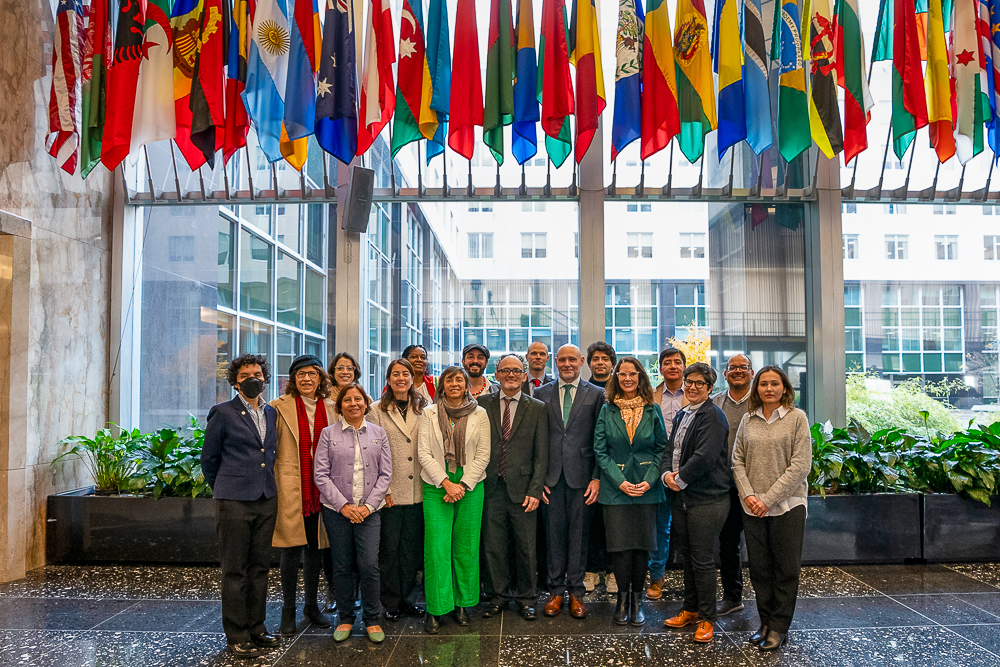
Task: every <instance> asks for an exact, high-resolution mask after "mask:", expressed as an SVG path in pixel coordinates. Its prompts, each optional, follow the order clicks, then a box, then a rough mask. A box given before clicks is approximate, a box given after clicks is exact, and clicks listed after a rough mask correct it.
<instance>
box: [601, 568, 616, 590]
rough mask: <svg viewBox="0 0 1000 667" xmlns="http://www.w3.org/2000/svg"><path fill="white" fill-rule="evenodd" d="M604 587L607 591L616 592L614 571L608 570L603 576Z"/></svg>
mask: <svg viewBox="0 0 1000 667" xmlns="http://www.w3.org/2000/svg"><path fill="white" fill-rule="evenodd" d="M604 587H605V588H606V589H607V591H608V592H609V593H617V592H618V582H617V581H615V573H614V572H608V574H607V576H605V577H604Z"/></svg>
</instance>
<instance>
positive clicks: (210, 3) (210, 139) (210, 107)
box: [188, 0, 230, 168]
mask: <svg viewBox="0 0 1000 667" xmlns="http://www.w3.org/2000/svg"><path fill="white" fill-rule="evenodd" d="M203 2H204V10H203V11H202V14H201V26H200V28H199V30H198V51H197V54H196V55H195V59H194V71H193V73H192V75H191V99H190V100H189V102H188V104H189V105H190V107H191V143H192V144H194V146H195V147H197V148H198V150H199V151H201V154H202V155H204V156H205V162H207V163H208V166H209V167H210V168H214V167H215V152H216V151H217V150H219V149H221V148H222V139H223V136H224V134H225V127H226V118H225V115H226V114H225V111H226V88H225V85H226V84H225V72H224V71H223V65H224V64H225V60H226V47H227V46H228V45H227V44H226V41H227V40H228V38H229V22H230V18H229V0H203Z"/></svg>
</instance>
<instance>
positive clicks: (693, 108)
mask: <svg viewBox="0 0 1000 667" xmlns="http://www.w3.org/2000/svg"><path fill="white" fill-rule="evenodd" d="M650 13H652V12H650ZM708 44H709V42H708V22H707V20H706V19H705V3H704V2H703V1H702V0H678V2H677V27H676V29H675V31H674V63H675V64H676V66H677V102H678V105H677V106H678V110H679V112H680V120H681V131H680V135H681V139H680V143H681V152H682V153H684V157H686V158H687V159H688V162H695V161H697V160H698V158H700V157H701V154H702V152H703V151H704V150H705V135H706V134H708V133H709V132H711V131H712V130H714V129H715V84H714V83H713V81H712V54H711V53H710V50H709V46H708ZM800 60H801V58H800ZM803 92H804V90H803Z"/></svg>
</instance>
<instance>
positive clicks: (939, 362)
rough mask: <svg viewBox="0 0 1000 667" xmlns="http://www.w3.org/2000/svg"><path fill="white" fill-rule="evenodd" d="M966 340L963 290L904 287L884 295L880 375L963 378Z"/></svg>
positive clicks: (891, 288) (886, 290)
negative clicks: (930, 374) (958, 374)
mask: <svg viewBox="0 0 1000 667" xmlns="http://www.w3.org/2000/svg"><path fill="white" fill-rule="evenodd" d="M964 353H965V337H964V332H963V318H962V288H961V287H960V286H958V285H944V286H938V285H923V286H921V285H919V284H913V283H900V284H890V285H886V286H885V287H883V289H882V369H883V371H884V372H886V373H913V374H919V373H960V372H962V371H963V369H964V364H963V359H964Z"/></svg>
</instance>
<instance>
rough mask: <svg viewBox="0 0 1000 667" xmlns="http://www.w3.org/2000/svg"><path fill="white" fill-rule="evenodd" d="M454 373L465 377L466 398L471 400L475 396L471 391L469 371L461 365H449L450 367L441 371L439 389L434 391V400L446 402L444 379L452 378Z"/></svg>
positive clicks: (438, 381) (438, 382)
mask: <svg viewBox="0 0 1000 667" xmlns="http://www.w3.org/2000/svg"><path fill="white" fill-rule="evenodd" d="M452 375H461V376H462V377H464V378H465V397H466V400H471V399H472V398H473V396H472V392H471V391H469V372H468V371H467V370H465V369H464V368H463V367H461V366H448V368H446V369H444V370H443V371H441V375H439V376H438V380H437V389H436V390H435V391H434V402H435V403H444V400H445V399H444V381H445V380H447V379H448V378H450V377H451V376H452Z"/></svg>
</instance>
